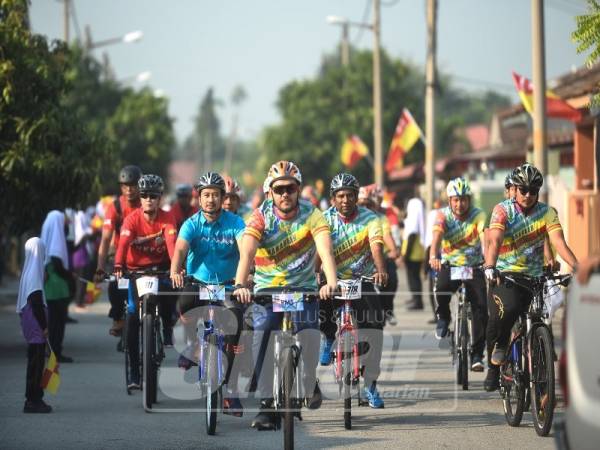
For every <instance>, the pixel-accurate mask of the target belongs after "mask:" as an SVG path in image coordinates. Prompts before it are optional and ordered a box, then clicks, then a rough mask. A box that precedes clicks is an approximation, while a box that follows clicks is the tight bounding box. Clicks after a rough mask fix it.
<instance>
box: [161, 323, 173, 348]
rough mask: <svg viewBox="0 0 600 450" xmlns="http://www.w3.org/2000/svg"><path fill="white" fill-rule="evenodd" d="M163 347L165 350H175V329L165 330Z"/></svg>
mask: <svg viewBox="0 0 600 450" xmlns="http://www.w3.org/2000/svg"><path fill="white" fill-rule="evenodd" d="M163 345H164V346H165V348H173V328H165V329H163Z"/></svg>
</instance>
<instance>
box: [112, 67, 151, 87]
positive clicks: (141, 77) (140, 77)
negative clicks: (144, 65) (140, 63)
mask: <svg viewBox="0 0 600 450" xmlns="http://www.w3.org/2000/svg"><path fill="white" fill-rule="evenodd" d="M150 78H152V72H150V71H149V70H145V71H144V72H140V73H138V74H137V75H132V76H129V77H125V78H122V79H120V80H119V82H120V83H123V84H128V83H132V84H133V83H145V82H146V81H148V80H149V79H150Z"/></svg>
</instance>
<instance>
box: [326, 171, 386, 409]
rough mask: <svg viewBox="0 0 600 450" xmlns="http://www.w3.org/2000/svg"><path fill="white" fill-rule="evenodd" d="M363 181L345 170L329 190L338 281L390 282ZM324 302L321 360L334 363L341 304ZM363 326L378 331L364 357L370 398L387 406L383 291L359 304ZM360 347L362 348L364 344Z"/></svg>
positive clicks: (371, 403) (328, 214) (329, 219)
mask: <svg viewBox="0 0 600 450" xmlns="http://www.w3.org/2000/svg"><path fill="white" fill-rule="evenodd" d="M359 189H360V185H359V183H358V181H357V180H356V178H355V177H354V176H353V175H350V174H349V173H340V174H338V175H336V176H335V177H334V178H333V180H331V186H330V194H331V201H332V203H333V206H332V207H331V208H329V209H328V210H327V211H325V212H324V213H323V215H324V216H325V220H326V221H327V223H328V224H329V230H330V232H331V240H332V241H333V254H334V257H335V262H336V265H337V276H338V278H339V279H357V278H360V277H361V276H363V275H364V276H373V278H374V284H377V285H381V286H385V285H386V284H387V281H388V274H387V271H386V267H385V259H384V254H383V233H382V231H381V223H380V221H379V218H378V217H377V215H376V214H375V213H374V212H372V211H370V210H369V209H367V208H364V207H362V206H357V204H356V202H357V199H358V191H359ZM364 288H365V291H366V292H374V288H373V285H372V284H370V283H366V284H365V285H364ZM333 303H334V302H322V303H321V304H320V306H321V311H322V313H321V331H322V332H323V334H324V335H325V340H323V341H322V343H323V346H322V349H321V364H322V365H328V364H330V362H331V347H332V345H333V341H334V340H335V332H336V322H335V318H334V307H335V306H339V305H337V303H338V302H335V303H336V305H334V304H333ZM354 308H355V312H356V318H357V324H358V327H359V329H372V330H376V331H375V332H374V333H373V334H370V335H369V336H368V344H369V350H368V352H367V353H366V355H365V356H364V358H363V364H362V365H364V367H365V370H364V372H363V377H364V380H365V396H366V397H367V399H368V400H369V406H371V408H383V406H384V403H383V399H382V398H381V397H380V395H379V392H378V391H377V378H378V377H379V373H380V371H381V368H380V366H381V351H382V346H383V324H384V317H383V314H382V307H381V304H380V299H379V296H378V295H376V294H375V295H374V294H371V295H369V294H367V295H365V296H363V298H362V299H361V300H360V301H358V302H354ZM361 347H363V346H362V345H361Z"/></svg>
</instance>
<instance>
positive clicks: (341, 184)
mask: <svg viewBox="0 0 600 450" xmlns="http://www.w3.org/2000/svg"><path fill="white" fill-rule="evenodd" d="M342 189H350V190H352V191H354V192H355V193H358V191H359V190H360V184H359V183H358V180H357V179H356V177H355V176H354V175H351V174H349V173H338V174H337V175H336V176H335V177H333V180H331V185H330V186H329V194H330V195H334V194H335V193H336V192H337V191H341V190H342Z"/></svg>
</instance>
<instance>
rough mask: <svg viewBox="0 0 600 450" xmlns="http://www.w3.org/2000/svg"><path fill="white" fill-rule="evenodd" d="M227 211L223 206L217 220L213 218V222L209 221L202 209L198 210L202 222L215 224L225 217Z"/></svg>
mask: <svg viewBox="0 0 600 450" xmlns="http://www.w3.org/2000/svg"><path fill="white" fill-rule="evenodd" d="M224 213H225V211H224V210H223V209H222V208H221V212H219V217H217V220H213V221H212V222H209V220H208V219H207V218H206V216H205V215H204V212H203V211H202V210H200V211H198V216H200V223H201V224H207V223H208V224H213V223H221V219H222V218H223V215H224Z"/></svg>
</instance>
